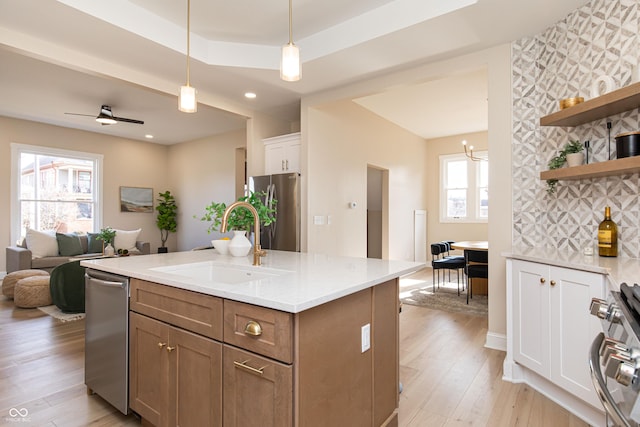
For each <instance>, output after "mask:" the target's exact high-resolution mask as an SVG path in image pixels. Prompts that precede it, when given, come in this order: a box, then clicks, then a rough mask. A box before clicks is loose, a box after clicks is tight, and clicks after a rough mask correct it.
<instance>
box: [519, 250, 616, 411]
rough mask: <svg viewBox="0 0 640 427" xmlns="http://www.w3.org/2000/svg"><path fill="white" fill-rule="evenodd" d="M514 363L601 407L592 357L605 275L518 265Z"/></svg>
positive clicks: (528, 264) (541, 266) (598, 326)
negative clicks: (595, 307)
mask: <svg viewBox="0 0 640 427" xmlns="http://www.w3.org/2000/svg"><path fill="white" fill-rule="evenodd" d="M511 268H512V271H511V277H512V283H511V284H510V286H511V287H512V296H513V299H512V304H513V308H512V310H513V319H512V322H513V358H514V360H515V361H516V362H517V363H519V364H520V365H522V366H525V367H526V368H528V369H530V370H531V371H533V372H535V373H537V374H538V375H540V376H542V377H544V378H547V379H549V380H550V381H551V382H553V383H554V384H556V385H558V386H560V387H562V388H563V389H565V390H567V391H568V392H570V393H571V394H573V395H574V396H577V397H579V398H580V399H582V400H584V401H586V402H588V403H590V404H592V405H594V406H596V407H600V403H599V401H598V398H597V396H596V394H595V391H594V390H593V385H592V382H591V378H590V374H589V365H588V363H587V355H588V351H589V348H590V346H591V343H592V341H593V339H594V338H595V336H596V335H597V334H598V332H600V331H601V326H600V323H599V321H598V319H597V318H595V317H594V316H591V315H590V312H589V305H590V302H591V298H593V297H597V298H604V296H605V292H606V283H605V277H604V276H603V275H601V274H596V273H590V272H585V271H579V270H573V269H568V268H561V267H555V266H550V265H547V264H541V263H535V262H528V261H520V260H513V261H512V265H511Z"/></svg>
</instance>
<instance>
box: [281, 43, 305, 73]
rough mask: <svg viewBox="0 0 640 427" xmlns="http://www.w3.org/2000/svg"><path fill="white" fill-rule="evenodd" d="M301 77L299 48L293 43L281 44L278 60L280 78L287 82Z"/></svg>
mask: <svg viewBox="0 0 640 427" xmlns="http://www.w3.org/2000/svg"><path fill="white" fill-rule="evenodd" d="M301 77H302V69H301V67H300V49H298V46H296V45H295V44H293V43H287V44H285V45H284V46H282V60H281V61H280V78H281V79H282V80H284V81H287V82H296V81H298V80H300V78H301Z"/></svg>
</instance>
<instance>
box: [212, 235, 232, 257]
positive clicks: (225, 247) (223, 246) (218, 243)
mask: <svg viewBox="0 0 640 427" xmlns="http://www.w3.org/2000/svg"><path fill="white" fill-rule="evenodd" d="M230 242H231V240H228V239H218V240H212V241H211V244H212V245H213V247H214V248H215V249H216V250H217V251H218V252H220V255H227V254H228V253H229V243H230Z"/></svg>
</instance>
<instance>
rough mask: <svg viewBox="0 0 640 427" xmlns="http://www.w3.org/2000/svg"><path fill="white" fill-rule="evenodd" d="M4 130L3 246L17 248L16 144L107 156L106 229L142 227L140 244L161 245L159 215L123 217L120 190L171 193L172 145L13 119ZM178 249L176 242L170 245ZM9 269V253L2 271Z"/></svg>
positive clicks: (0, 260)
mask: <svg viewBox="0 0 640 427" xmlns="http://www.w3.org/2000/svg"><path fill="white" fill-rule="evenodd" d="M0 129H2V132H0V241H1V242H2V243H3V244H4V246H9V245H11V244H14V243H15V242H11V237H10V236H11V230H10V227H11V221H10V207H11V188H10V182H11V143H20V144H28V145H37V146H43V147H55V148H60V149H65V150H75V151H84V152H89V153H98V154H102V155H103V156H104V160H103V162H104V163H103V168H104V175H103V192H104V203H103V226H111V227H113V228H119V229H124V230H132V229H137V228H142V233H141V235H140V239H141V240H145V241H148V242H150V244H151V251H155V249H156V248H157V247H159V246H160V230H158V228H157V226H156V224H155V218H156V214H155V212H154V213H134V212H120V186H129V187H149V188H153V192H154V196H156V195H157V194H158V193H159V192H161V191H165V189H168V186H169V178H168V176H167V173H166V171H167V147H166V146H163V145H158V144H152V143H147V142H141V141H133V140H128V139H122V138H116V137H111V136H107V135H102V134H97V133H92V132H85V131H79V130H74V129H68V128H63V127H59V126H52V125H46V124H42V123H35V122H30V121H26V120H18V119H11V118H7V117H0ZM154 199H155V197H154ZM172 245H174V243H173V240H172V239H171V238H170V239H169V242H168V246H169V247H170V248H171V247H172ZM5 269H6V259H5V257H4V254H3V255H2V256H0V271H4V270H5Z"/></svg>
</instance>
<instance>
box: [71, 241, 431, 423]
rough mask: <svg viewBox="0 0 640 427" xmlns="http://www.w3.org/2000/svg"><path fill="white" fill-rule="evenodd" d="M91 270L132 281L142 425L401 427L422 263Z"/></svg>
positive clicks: (208, 259)
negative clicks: (403, 319) (409, 298)
mask: <svg viewBox="0 0 640 427" xmlns="http://www.w3.org/2000/svg"><path fill="white" fill-rule="evenodd" d="M82 265H83V266H85V267H89V268H91V269H94V270H100V271H103V272H107V273H113V274H118V275H122V276H126V277H129V278H130V287H131V289H130V294H131V297H130V315H129V317H130V324H129V331H130V333H129V336H130V339H129V340H130V350H129V355H130V357H129V371H130V374H129V376H130V378H129V390H130V393H129V394H130V398H129V404H130V408H131V409H132V410H133V411H135V412H136V413H138V414H139V415H140V416H141V417H142V419H143V423H146V424H151V425H156V426H164V425H166V426H173V425H203V426H204V425H212V426H217V425H224V426H252V425H256V426H258V425H259V426H315V425H318V426H320V425H350V426H393V425H397V411H398V391H399V390H398V387H399V374H398V368H399V361H398V360H399V357H398V312H399V301H398V278H399V277H400V276H401V275H404V274H408V273H411V272H413V271H416V270H418V269H419V268H422V267H423V266H424V265H423V264H420V263H414V262H408V261H383V260H373V259H360V258H347V257H335V256H328V255H319V254H306V253H293V252H279V251H270V252H269V254H268V256H267V257H265V258H263V265H262V266H260V267H255V266H252V265H251V261H250V258H249V257H241V258H236V257H230V256H222V255H218V254H216V253H215V252H214V251H211V250H205V251H190V252H178V253H170V254H158V255H147V256H140V257H135V258H131V257H121V258H113V259H102V260H90V261H83V262H82ZM87 316H89V313H88V314H87Z"/></svg>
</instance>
